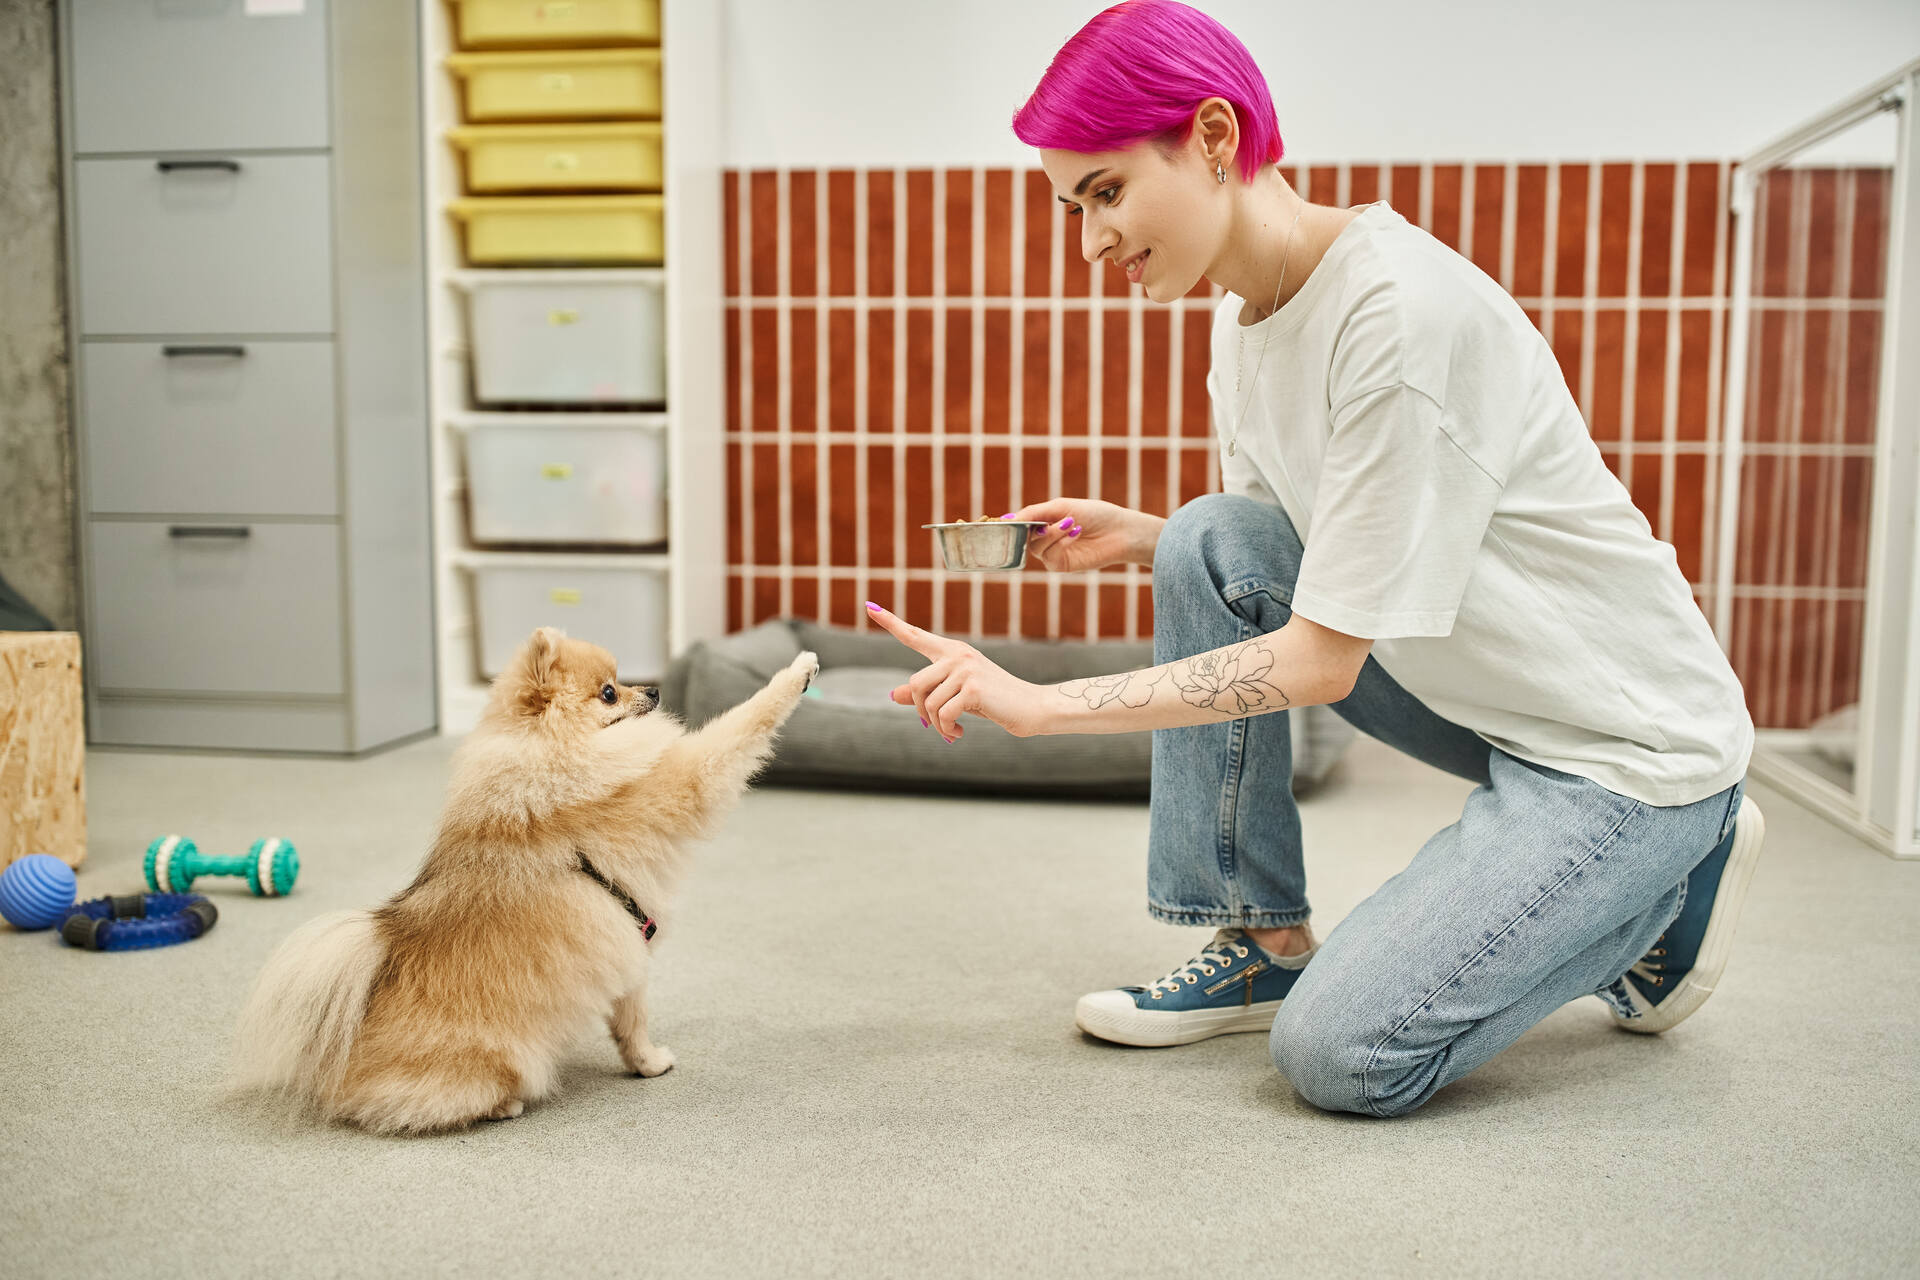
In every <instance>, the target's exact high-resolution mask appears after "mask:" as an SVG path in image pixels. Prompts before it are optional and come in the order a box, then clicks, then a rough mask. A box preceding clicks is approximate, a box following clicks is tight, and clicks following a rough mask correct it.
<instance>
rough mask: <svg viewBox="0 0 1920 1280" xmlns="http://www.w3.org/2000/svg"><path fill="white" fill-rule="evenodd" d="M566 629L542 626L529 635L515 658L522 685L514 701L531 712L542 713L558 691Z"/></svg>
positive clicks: (516, 692)
mask: <svg viewBox="0 0 1920 1280" xmlns="http://www.w3.org/2000/svg"><path fill="white" fill-rule="evenodd" d="M565 634H566V633H565V632H562V631H560V630H558V629H557V628H554V627H541V628H539V629H538V630H536V631H535V632H534V633H533V634H532V635H531V636H529V637H527V642H526V644H524V645H522V646H521V648H520V653H519V655H518V656H517V657H516V658H515V659H514V677H515V679H516V680H517V682H518V685H519V687H518V688H516V689H515V690H514V701H515V703H516V704H517V705H518V706H519V707H520V709H521V710H522V711H525V712H526V713H527V714H528V715H539V714H540V713H541V712H542V711H545V710H546V709H547V706H548V704H550V703H551V702H552V701H553V697H554V694H556V693H557V692H559V683H560V680H559V663H560V641H561V640H562V639H564V638H565Z"/></svg>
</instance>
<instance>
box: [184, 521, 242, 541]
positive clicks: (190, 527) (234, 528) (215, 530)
mask: <svg viewBox="0 0 1920 1280" xmlns="http://www.w3.org/2000/svg"><path fill="white" fill-rule="evenodd" d="M167 536H168V537H169V538H250V537H252V536H253V527H252V526H251V525H244V524H170V525H168V526H167Z"/></svg>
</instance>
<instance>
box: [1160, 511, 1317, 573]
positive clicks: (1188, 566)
mask: <svg viewBox="0 0 1920 1280" xmlns="http://www.w3.org/2000/svg"><path fill="white" fill-rule="evenodd" d="M1300 554H1301V547H1300V538H1299V535H1298V534H1297V533H1295V532H1294V528H1293V522H1292V521H1291V520H1289V519H1288V518H1287V514H1286V512H1284V511H1282V510H1280V509H1279V508H1277V507H1274V506H1270V505H1269V504H1267V503H1264V502H1260V501H1257V500H1256V499H1253V498H1247V497H1242V496H1240V495H1239V494H1231V493H1208V494H1203V495H1201V496H1200V497H1198V498H1195V499H1194V500H1193V501H1191V502H1188V503H1185V504H1184V505H1182V506H1181V507H1180V508H1179V509H1177V510H1176V511H1175V512H1174V513H1173V514H1172V515H1171V516H1169V517H1168V518H1167V523H1166V525H1165V526H1164V527H1163V528H1162V529H1161V531H1160V541H1159V543H1158V545H1157V546H1156V547H1155V549H1154V555H1153V578H1154V585H1155V586H1156V587H1159V586H1161V585H1163V584H1164V583H1166V582H1167V581H1168V580H1170V579H1172V578H1174V577H1179V578H1191V577H1193V576H1200V575H1204V576H1207V577H1211V578H1213V579H1215V580H1216V581H1217V582H1223V581H1224V578H1225V577H1229V576H1236V575H1237V573H1238V572H1239V570H1240V568H1241V567H1244V566H1254V565H1257V566H1259V568H1260V569H1261V571H1263V572H1264V573H1266V574H1268V575H1269V576H1272V577H1274V578H1276V579H1284V580H1285V584H1286V585H1287V586H1288V587H1289V588H1291V585H1292V581H1293V577H1294V576H1295V575H1296V574H1297V573H1298V570H1299V564H1300Z"/></svg>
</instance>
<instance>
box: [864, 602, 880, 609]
mask: <svg viewBox="0 0 1920 1280" xmlns="http://www.w3.org/2000/svg"><path fill="white" fill-rule="evenodd" d="M879 607H880V606H879V605H877V604H875V603H874V602H873V601H871V600H869V601H867V608H869V609H878V608H879Z"/></svg>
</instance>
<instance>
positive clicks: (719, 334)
mask: <svg viewBox="0 0 1920 1280" xmlns="http://www.w3.org/2000/svg"><path fill="white" fill-rule="evenodd" d="M661 9H662V13H661V50H662V56H661V67H662V90H663V103H662V111H661V115H662V125H663V133H662V149H663V152H664V163H665V173H664V181H663V184H662V185H663V188H664V194H665V197H666V213H665V231H666V264H665V267H664V268H618V269H611V268H610V269H602V268H587V267H583V268H578V269H577V270H575V269H562V268H552V267H543V268H540V272H541V273H542V274H545V275H551V274H552V273H554V272H555V271H557V270H567V271H568V274H570V275H577V276H578V277H579V278H582V279H595V278H599V279H625V278H635V277H643V276H644V277H651V278H653V279H664V284H665V308H666V315H665V320H666V324H665V331H666V374H667V380H666V386H667V403H666V408H665V410H664V412H659V411H650V412H618V411H615V412H606V411H591V412H588V411H580V412H570V411H567V410H560V411H558V412H552V413H548V411H542V412H543V413H545V414H547V416H550V417H554V418H565V420H566V421H568V422H572V423H578V424H580V425H583V426H585V425H615V424H619V425H632V426H639V427H645V428H649V429H654V430H659V431H663V432H665V434H666V441H667V509H668V537H667V544H666V548H665V550H657V549H649V550H645V551H606V552H601V551H574V550H567V551H543V550H511V551H500V550H490V549H484V548H480V547H476V546H474V545H473V544H472V542H471V541H470V540H469V538H468V532H467V512H466V485H465V480H464V464H463V461H462V458H463V450H462V443H463V440H462V433H463V432H464V431H465V430H466V429H467V428H470V427H473V426H481V425H486V424H488V423H497V422H507V421H524V420H525V417H524V416H523V415H516V414H514V413H512V412H508V411H499V410H484V411H483V410H481V409H479V408H477V407H476V406H475V405H474V404H473V402H472V400H471V397H470V393H469V386H470V380H469V370H468V347H467V336H466V306H465V303H466V298H465V291H466V289H468V288H470V287H472V285H473V284H474V283H475V282H478V281H483V280H486V279H489V278H496V279H497V278H521V277H524V276H525V274H526V273H525V272H522V271H520V270H518V269H515V268H499V269H490V268H474V267H469V266H467V265H466V264H465V261H464V259H463V257H462V255H461V248H460V246H461V240H460V231H459V228H458V226H457V225H456V224H455V223H454V222H453V220H452V219H451V218H450V217H449V216H448V214H447V212H446V205H447V202H448V201H450V200H454V199H457V198H459V197H460V196H461V195H462V194H463V192H462V189H461V170H460V162H459V157H458V155H457V154H456V153H455V151H454V149H453V148H452V147H451V146H450V145H449V144H448V143H447V141H446V137H445V134H446V131H447V129H449V128H451V127H453V126H455V125H458V124H460V123H461V117H460V96H459V90H458V86H457V85H456V84H455V82H454V79H453V77H452V75H451V74H450V73H449V72H448V71H447V69H446V67H445V66H444V65H443V63H444V59H445V58H446V56H447V55H448V54H449V53H453V52H455V51H456V44H455V40H454V35H453V19H452V15H451V13H450V12H449V9H448V6H447V4H446V3H444V2H443V0H426V2H425V3H423V4H422V6H421V12H420V22H421V39H420V48H421V56H422V68H421V84H422V108H423V111H422V120H423V125H424V131H423V136H422V138H421V143H420V145H421V159H422V163H423V166H424V172H425V175H426V200H425V217H426V228H425V238H426V250H427V285H428V295H427V303H428V308H427V338H428V343H427V349H428V350H429V351H430V352H431V353H432V356H431V359H432V368H431V370H430V378H429V393H430V404H429V408H430V412H431V415H432V423H433V430H432V446H431V455H432V468H433V471H432V474H433V494H434V522H433V528H434V634H435V638H436V652H437V657H438V684H439V720H440V729H441V732H443V733H451V734H459V733H464V732H466V731H467V730H468V729H470V728H472V727H473V724H474V723H475V721H476V720H477V719H478V717H479V714H480V710H481V707H482V705H483V704H484V702H485V699H486V692H487V682H486V679H485V678H484V677H483V676H482V674H481V672H480V663H479V656H478V655H479V650H478V645H477V643H476V637H475V635H474V627H475V623H474V606H473V584H472V581H471V570H472V569H474V568H475V567H477V566H481V565H513V566H528V565H540V566H550V567H556V568H559V567H579V568H648V569H657V570H660V571H663V572H664V573H665V575H666V579H667V582H666V588H667V590H666V598H667V601H668V619H667V635H668V643H669V647H670V650H671V652H672V653H673V654H676V655H677V654H679V653H680V652H682V651H683V650H684V649H685V648H686V647H687V646H688V645H690V644H692V643H693V642H694V641H696V640H699V639H702V638H704V637H709V636H717V635H719V634H721V633H722V632H723V631H724V630H725V629H726V581H727V578H726V525H725V521H726V500H727V495H726V452H725V449H726V446H725V430H726V390H725V386H726V384H725V377H726V345H725V342H726V336H725V328H724V319H723V307H724V296H723V288H724V276H723V268H722V261H721V254H722V250H721V242H722V237H723V234H724V229H723V227H722V224H721V216H722V206H721V166H720V160H719V151H718V148H717V146H716V145H715V141H714V135H713V127H714V123H715V122H716V121H718V120H720V119H721V118H722V116H721V113H722V111H723V110H724V103H723V99H722V92H721V83H722V81H721V77H722V74H723V66H722V59H721V47H720V41H721V24H722V19H723V16H724V15H723V13H722V10H721V7H720V6H718V5H714V4H712V3H710V2H709V0H663V3H662V5H661ZM559 621H563V620H560V619H556V622H559ZM582 638H583V639H588V640H591V639H594V637H593V636H590V635H587V636H583V637H582ZM633 674H635V675H637V676H641V678H644V679H647V680H657V679H659V678H660V676H662V675H664V674H665V673H664V672H658V671H655V672H646V673H637V672H636V673H633Z"/></svg>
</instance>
